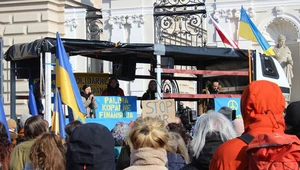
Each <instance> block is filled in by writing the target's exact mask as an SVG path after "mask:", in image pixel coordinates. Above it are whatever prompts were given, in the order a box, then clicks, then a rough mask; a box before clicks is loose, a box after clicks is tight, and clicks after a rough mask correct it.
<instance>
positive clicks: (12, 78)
mask: <svg viewBox="0 0 300 170" xmlns="http://www.w3.org/2000/svg"><path fill="white" fill-rule="evenodd" d="M10 118H11V119H14V120H15V121H17V119H18V118H17V113H16V63H15V62H14V61H11V62H10Z"/></svg>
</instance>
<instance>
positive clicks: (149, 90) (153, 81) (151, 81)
mask: <svg viewBox="0 0 300 170" xmlns="http://www.w3.org/2000/svg"><path fill="white" fill-rule="evenodd" d="M151 83H155V84H156V80H150V82H149V83H148V89H147V91H148V92H151V91H152V90H151V89H150V85H151ZM156 91H157V89H156V90H155V92H156Z"/></svg>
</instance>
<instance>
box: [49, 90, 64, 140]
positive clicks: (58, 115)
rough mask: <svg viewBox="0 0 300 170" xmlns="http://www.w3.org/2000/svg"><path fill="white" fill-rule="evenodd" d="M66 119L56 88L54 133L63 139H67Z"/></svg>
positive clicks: (53, 119)
mask: <svg viewBox="0 0 300 170" xmlns="http://www.w3.org/2000/svg"><path fill="white" fill-rule="evenodd" d="M65 127H66V119H65V115H64V112H63V109H62V102H61V99H60V94H59V91H58V89H57V88H56V93H55V98H54V109H53V116H52V131H54V132H55V133H56V134H59V135H60V137H61V138H62V139H65V138H66V133H65Z"/></svg>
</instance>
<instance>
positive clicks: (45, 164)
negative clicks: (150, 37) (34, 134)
mask: <svg viewBox="0 0 300 170" xmlns="http://www.w3.org/2000/svg"><path fill="white" fill-rule="evenodd" d="M29 157H30V160H31V162H32V163H27V164H26V165H25V167H26V168H25V170H32V169H33V170H36V169H42V170H65V169H66V158H65V148H64V146H63V144H62V140H61V138H60V137H59V136H58V135H56V134H53V133H44V134H43V135H41V136H40V137H38V138H37V139H36V141H35V143H34V144H33V146H32V147H31V150H30V155H29ZM30 164H31V165H32V166H31V165H30ZM31 168H32V169H31Z"/></svg>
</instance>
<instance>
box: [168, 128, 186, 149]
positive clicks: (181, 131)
mask: <svg viewBox="0 0 300 170" xmlns="http://www.w3.org/2000/svg"><path fill="white" fill-rule="evenodd" d="M166 128H167V130H168V131H169V132H176V133H178V134H180V136H181V137H182V139H183V141H184V143H185V144H186V145H187V144H188V141H189V137H187V133H186V129H185V127H184V126H183V125H182V124H181V123H180V124H177V123H169V124H168V125H167V127H166Z"/></svg>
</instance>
